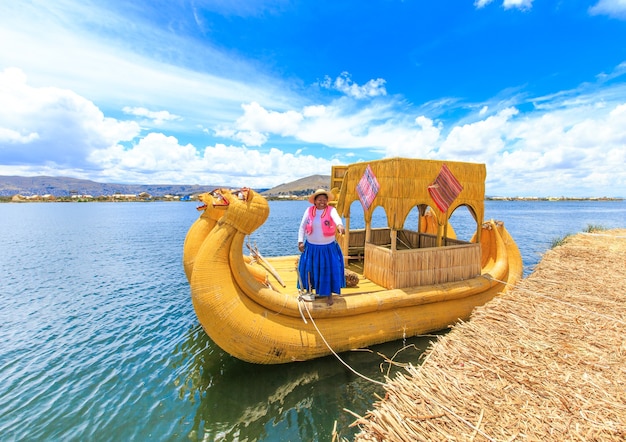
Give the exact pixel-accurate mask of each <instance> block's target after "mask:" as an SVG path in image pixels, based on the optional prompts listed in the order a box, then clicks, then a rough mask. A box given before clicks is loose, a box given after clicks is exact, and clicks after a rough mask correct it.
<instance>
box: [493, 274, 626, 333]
mask: <svg viewBox="0 0 626 442" xmlns="http://www.w3.org/2000/svg"><path fill="white" fill-rule="evenodd" d="M483 276H485V278H488V279H491V280H492V281H496V282H499V283H501V284H505V285H510V286H514V287H515V289H516V290H521V291H523V292H526V293H530V294H531V295H535V296H538V297H540V298H545V299H549V300H550V301H555V302H560V303H561V304H565V305H567V306H569V307H573V308H576V309H578V310H581V311H583V312H585V313H590V314H592V315H594V316H598V317H600V318H604V319H608V320H609V321H615V322H617V323H618V324H622V325H626V321H622V320H621V319H618V318H614V317H613V316H608V315H603V314H602V313H598V312H594V311H593V310H589V309H587V308H585V307H583V306H581V305H578V304H574V303H572V302H567V301H563V300H562V299H558V298H554V297H552V296H548V295H542V294H541V293H537V292H533V291H532V290H528V289H525V288H523V287H520V286H516V285H515V284H511V283H509V282H506V281H500V280H499V279H496V278H494V277H493V276H491V275H483Z"/></svg>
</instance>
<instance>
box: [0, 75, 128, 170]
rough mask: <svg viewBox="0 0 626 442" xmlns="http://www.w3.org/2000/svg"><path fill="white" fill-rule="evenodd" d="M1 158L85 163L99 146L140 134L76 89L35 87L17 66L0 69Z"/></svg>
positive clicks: (14, 161)
mask: <svg viewBox="0 0 626 442" xmlns="http://www.w3.org/2000/svg"><path fill="white" fill-rule="evenodd" d="M0 102H1V103H3V106H0V163H2V164H24V163H32V164H46V163H52V164H56V165H58V166H64V165H65V166H67V165H70V164H73V165H76V164H82V165H83V166H85V164H84V159H85V157H86V156H87V155H89V153H91V152H92V151H93V150H96V149H102V148H105V147H108V146H111V145H112V144H115V143H117V142H119V141H128V140H131V139H133V138H134V137H136V136H137V135H138V134H139V126H138V125H137V124H136V123H134V122H124V121H117V120H115V119H112V118H107V117H105V116H104V115H103V113H102V112H101V111H100V109H98V108H97V107H96V106H95V105H94V104H93V103H92V102H90V101H89V100H86V99H85V98H83V97H81V96H79V95H77V94H75V93H74V92H72V91H68V90H64V89H59V88H51V87H46V88H34V87H31V86H29V85H28V84H27V83H26V76H25V75H24V74H23V72H21V71H20V70H18V69H7V70H5V71H3V72H0Z"/></svg>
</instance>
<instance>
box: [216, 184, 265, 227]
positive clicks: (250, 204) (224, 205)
mask: <svg viewBox="0 0 626 442" xmlns="http://www.w3.org/2000/svg"><path fill="white" fill-rule="evenodd" d="M210 195H211V198H212V201H211V203H210V204H212V205H213V206H214V207H215V208H219V209H221V210H224V215H223V216H222V217H221V218H220V220H219V224H220V225H222V224H227V225H230V226H232V227H234V228H235V229H236V230H238V231H240V232H242V233H244V234H246V235H249V234H251V233H252V232H254V231H255V230H256V229H258V228H259V227H260V226H261V225H262V224H263V223H264V222H265V220H266V219H267V217H268V216H269V213H270V208H269V205H268V204H267V200H266V199H265V198H264V197H262V196H261V195H259V194H258V193H256V192H255V191H254V190H252V189H249V188H247V187H243V188H241V189H236V190H229V189H216V190H214V191H213V192H211V193H210ZM206 202H207V203H208V201H206Z"/></svg>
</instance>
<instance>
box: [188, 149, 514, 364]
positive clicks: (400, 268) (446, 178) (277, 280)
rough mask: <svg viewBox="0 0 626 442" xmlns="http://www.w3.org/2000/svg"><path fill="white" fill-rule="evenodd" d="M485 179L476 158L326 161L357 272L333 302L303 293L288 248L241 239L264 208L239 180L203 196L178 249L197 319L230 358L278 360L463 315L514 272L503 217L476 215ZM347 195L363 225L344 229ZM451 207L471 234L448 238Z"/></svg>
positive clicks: (502, 287)
mask: <svg viewBox="0 0 626 442" xmlns="http://www.w3.org/2000/svg"><path fill="white" fill-rule="evenodd" d="M485 178H486V168H485V165H484V164H473V163H462V162H453V161H436V160H416V159H407V158H390V159H384V160H377V161H370V162H362V163H356V164H352V165H348V166H334V167H333V168H332V174H331V182H330V190H331V191H332V192H333V194H334V195H336V200H335V201H333V202H331V204H334V205H335V206H336V208H337V210H338V212H339V214H340V215H341V216H342V217H343V219H344V220H345V227H346V233H345V235H343V236H337V241H338V242H339V244H340V246H341V248H342V250H343V253H344V259H345V262H346V269H349V270H350V272H349V275H350V276H352V278H349V279H354V280H356V279H357V278H356V277H355V273H356V275H358V280H357V281H356V286H353V287H347V288H345V289H343V290H342V293H341V296H335V297H334V299H335V302H334V304H333V305H332V306H327V305H326V302H325V300H323V299H320V300H315V301H312V302H306V301H304V298H305V297H304V296H302V295H303V293H299V291H298V289H297V284H296V281H297V271H296V262H297V259H298V256H297V255H293V256H287V257H271V258H270V257H268V258H264V257H262V256H261V255H260V254H259V253H258V250H256V248H255V247H250V245H249V244H246V243H245V238H246V236H247V235H250V234H251V233H252V232H254V231H255V230H257V229H258V228H259V227H260V226H261V225H262V224H263V223H264V222H265V220H266V219H267V217H268V216H269V205H268V203H267V201H266V199H265V198H264V197H263V196H261V195H260V194H258V193H257V192H255V191H253V190H251V189H247V188H244V189H238V190H228V189H217V190H215V191H213V192H211V193H205V194H202V195H201V196H200V199H201V201H202V202H203V203H204V205H203V206H201V207H199V208H198V210H200V211H201V212H202V213H201V215H200V217H199V218H198V219H197V220H196V221H195V222H194V224H193V225H192V226H191V227H190V229H189V231H188V233H187V237H186V239H185V244H184V250H183V265H184V268H185V274H186V276H187V278H188V280H189V284H190V286H191V298H192V302H193V306H194V309H195V311H196V314H197V316H198V319H199V321H200V323H201V324H202V327H203V328H204V330H205V331H206V333H207V334H208V335H209V336H210V337H211V339H212V340H213V341H214V342H215V343H216V344H217V345H219V346H220V347H221V348H222V349H223V350H224V351H226V352H227V353H229V354H231V355H232V356H234V357H236V358H239V359H242V360H244V361H248V362H252V363H259V364H279V363H286V362H292V361H303V360H308V359H313V358H317V357H321V356H325V355H328V354H331V353H333V352H335V353H339V352H343V351H347V350H351V349H356V348H362V347H366V346H370V345H373V344H378V343H382V342H386V341H392V340H396V339H402V338H405V337H410V336H415V335H418V334H424V333H428V332H432V331H436V330H442V329H445V328H447V327H449V326H450V325H452V324H454V323H455V322H457V321H459V320H467V319H468V318H469V316H470V314H471V312H472V310H473V309H474V307H476V306H478V305H482V304H484V303H486V302H487V301H489V300H490V299H492V298H493V297H494V296H496V295H498V294H499V293H501V292H503V291H506V290H507V287H508V286H509V285H510V284H514V283H515V282H517V281H518V280H519V279H520V278H521V276H522V258H521V255H520V252H519V250H518V248H517V245H516V244H515V241H514V240H513V239H512V238H511V236H510V235H509V233H508V232H507V230H506V229H505V227H504V225H503V223H502V222H499V221H493V220H491V221H487V222H484V221H483V217H484V197H485ZM353 203H355V204H356V205H357V206H359V205H360V206H362V209H363V210H362V212H361V211H360V210H359V211H357V210H353V212H359V214H360V213H362V214H363V215H362V216H363V218H364V220H363V223H362V225H364V226H365V228H364V229H351V228H350V221H351V218H350V215H351V210H350V209H351V208H352V207H353ZM377 208H378V209H379V210H380V209H382V210H383V211H384V213H385V215H386V219H387V226H386V227H384V228H373V227H372V214H373V212H374V210H376V209H377ZM459 208H463V210H467V211H468V212H469V214H470V215H471V217H469V218H470V219H471V218H473V221H475V223H476V224H475V227H474V225H473V222H472V223H471V224H472V226H471V231H472V232H474V233H473V236H472V238H471V239H470V240H469V241H462V240H459V239H456V234H455V230H454V228H453V227H452V226H451V224H450V217H451V215H452V214H453V213H454V212H455V210H457V209H459ZM409 214H415V222H414V223H413V224H414V225H410V224H411V223H410V222H409V218H410V217H409V216H408V215H409ZM293 241H294V248H295V246H296V242H297V238H295V237H294V239H293ZM246 246H247V248H248V249H250V251H251V252H252V253H251V256H248V255H246V254H245V253H244V248H245V247H246ZM352 272H354V273H352Z"/></svg>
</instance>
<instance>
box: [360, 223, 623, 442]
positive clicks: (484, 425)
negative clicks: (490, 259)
mask: <svg viewBox="0 0 626 442" xmlns="http://www.w3.org/2000/svg"><path fill="white" fill-rule="evenodd" d="M625 325H626V229H614V230H610V231H605V232H594V233H589V234H584V233H581V234H578V235H575V236H573V237H569V238H567V239H566V241H565V243H564V244H563V245H561V246H558V247H555V248H554V249H552V250H549V251H548V252H546V253H545V255H544V256H543V258H542V260H541V262H540V263H539V265H538V266H537V267H536V269H535V270H534V271H533V273H532V274H531V275H530V276H529V277H527V278H526V279H524V280H522V281H521V282H519V283H518V284H517V285H516V286H515V287H514V288H513V289H512V290H510V291H508V292H507V293H506V294H503V295H501V296H498V297H496V298H494V299H493V300H492V301H490V302H489V303H487V304H486V305H484V306H482V307H478V308H476V309H475V310H474V313H473V314H472V317H471V319H470V320H469V321H468V322H465V323H461V324H458V325H455V326H454V327H453V329H452V331H450V333H448V334H446V335H445V336H443V337H441V338H440V339H438V340H437V341H436V342H435V343H433V345H432V346H431V347H430V348H429V349H428V350H427V351H426V352H425V353H424V355H423V359H422V361H421V362H422V364H421V365H415V366H410V367H408V368H407V370H406V373H405V372H401V373H400V374H398V375H397V376H396V377H395V378H394V379H393V380H390V381H389V382H388V383H387V384H386V386H385V390H386V394H385V397H384V399H381V400H380V401H379V402H377V403H375V404H374V409H373V410H371V411H369V412H368V413H367V414H366V415H365V416H363V417H361V418H359V419H358V420H357V421H356V422H355V423H354V425H358V427H359V429H360V432H359V433H358V434H357V435H356V436H355V439H354V440H356V441H380V440H385V441H408V440H412V441H413V440H414V441H431V440H450V441H469V440H472V441H518V440H523V441H528V440H533V441H534V440H558V441H582V440H593V441H617V440H620V441H622V440H626V334H625V333H624V326H625ZM415 362H416V364H418V363H419V362H420V361H415Z"/></svg>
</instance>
